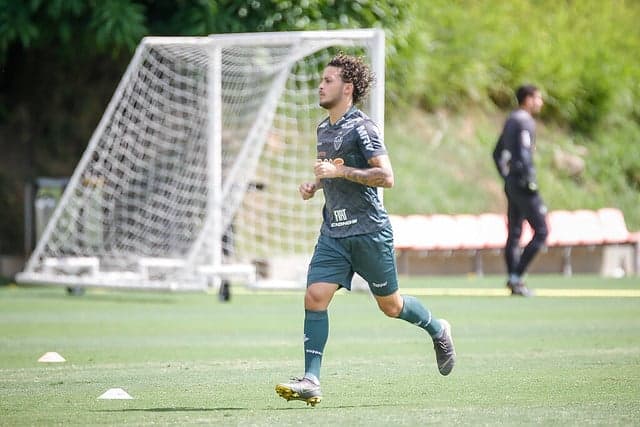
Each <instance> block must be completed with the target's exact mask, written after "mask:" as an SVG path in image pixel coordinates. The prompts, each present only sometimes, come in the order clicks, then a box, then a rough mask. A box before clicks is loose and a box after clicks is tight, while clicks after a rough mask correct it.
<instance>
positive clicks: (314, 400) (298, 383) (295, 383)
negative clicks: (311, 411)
mask: <svg viewBox="0 0 640 427" xmlns="http://www.w3.org/2000/svg"><path fill="white" fill-rule="evenodd" d="M276 393H278V395H279V396H280V397H282V398H283V399H286V400H287V402H288V401H289V400H302V401H304V402H306V403H307V405H311V406H316V405H317V404H318V403H320V401H321V400H322V391H321V390H320V384H316V383H314V382H313V381H311V380H310V379H308V378H291V382H288V383H280V384H278V385H277V386H276Z"/></svg>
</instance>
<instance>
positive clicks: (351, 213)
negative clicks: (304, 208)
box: [317, 106, 389, 238]
mask: <svg viewBox="0 0 640 427" xmlns="http://www.w3.org/2000/svg"><path fill="white" fill-rule="evenodd" d="M317 148H318V159H319V160H334V159H337V158H341V159H343V160H344V164H345V166H350V167H354V168H360V169H366V168H368V167H369V164H368V163H367V161H368V160H369V159H370V158H372V157H375V156H379V155H384V154H387V150H386V148H385V146H384V142H383V141H382V140H381V138H380V132H379V130H378V126H377V125H376V124H375V123H374V122H373V121H372V120H371V119H370V118H369V117H368V116H367V115H366V114H364V113H363V112H362V111H360V110H359V109H358V108H356V107H355V106H354V107H351V109H349V111H347V113H346V114H345V115H344V116H342V117H341V118H340V120H338V121H337V122H336V123H335V124H333V125H331V124H330V123H329V118H328V117H327V118H326V119H325V120H323V121H322V122H321V123H320V124H319V125H318V147H317ZM322 188H323V192H324V199H325V205H324V208H323V210H322V217H323V223H322V228H321V229H320V233H322V234H323V235H325V236H329V237H333V238H341V237H348V236H355V235H358V234H366V233H372V232H375V231H378V230H380V229H382V228H383V227H385V226H387V225H388V224H389V216H388V215H387V212H386V211H385V209H384V207H383V206H382V203H381V202H380V199H379V198H378V192H377V190H376V188H375V187H369V186H366V185H362V184H358V183H356V182H352V181H348V180H346V179H344V178H324V179H322Z"/></svg>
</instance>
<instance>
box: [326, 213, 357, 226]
mask: <svg viewBox="0 0 640 427" xmlns="http://www.w3.org/2000/svg"><path fill="white" fill-rule="evenodd" d="M333 220H334V221H333V222H332V223H331V228H335V227H344V226H345V225H351V224H355V223H357V222H358V218H351V219H350V218H349V217H348V215H347V210H346V209H336V210H335V211H333Z"/></svg>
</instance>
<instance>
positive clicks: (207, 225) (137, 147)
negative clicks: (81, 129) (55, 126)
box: [16, 29, 385, 290]
mask: <svg viewBox="0 0 640 427" xmlns="http://www.w3.org/2000/svg"><path fill="white" fill-rule="evenodd" d="M384 44H385V43H384V32H383V30H381V29H360V30H333V31H298V32H279V33H242V34H223V35H211V36H207V37H146V38H144V39H143V40H142V42H141V43H140V45H139V46H138V48H137V49H136V51H135V53H134V56H133V58H132V60H131V62H130V64H129V66H128V67H127V70H126V71H125V73H124V75H123V77H122V79H121V81H120V83H119V85H118V87H117V89H116V91H115V93H114V95H113V97H112V99H111V101H110V103H109V105H108V106H107V108H106V110H105V113H104V115H103V117H102V119H101V121H100V123H99V124H98V126H97V128H96V130H95V131H94V133H93V135H92V137H91V139H90V141H89V144H88V146H87V149H86V150H85V152H84V154H83V156H82V158H81V160H80V161H79V163H78V165H77V167H76V169H75V171H74V173H73V175H72V177H71V179H70V180H69V183H68V185H67V187H66V189H65V191H64V194H63V196H62V198H61V200H60V202H59V204H58V205H57V207H56V209H55V211H54V213H53V215H52V217H51V219H50V221H49V223H48V224H47V227H46V228H45V231H44V233H43V234H42V236H41V238H40V240H39V241H38V243H37V246H36V248H35V250H34V252H33V253H32V254H31V256H30V258H29V260H28V262H27V264H26V266H25V269H24V271H23V272H21V273H19V274H18V275H17V276H16V280H17V281H18V282H19V283H34V284H53V285H62V286H74V287H91V286H100V287H114V288H131V289H152V290H161V289H165V290H205V289H207V288H209V287H211V286H215V285H217V284H219V283H220V281H221V280H223V279H228V278H232V277H238V278H239V279H241V280H244V281H245V282H246V283H248V284H251V285H256V283H257V282H258V281H261V282H263V283H264V282H265V281H266V282H270V283H292V284H294V286H301V287H303V286H304V279H305V278H304V272H305V271H306V267H307V262H308V258H309V257H310V255H311V252H312V250H313V245H314V244H315V240H316V238H317V233H318V232H319V228H320V221H321V218H322V217H321V209H322V203H323V198H322V197H317V198H314V199H311V200H309V201H305V202H303V201H302V200H301V198H300V197H299V195H298V191H297V187H298V185H299V183H300V182H302V181H306V180H311V179H313V175H312V165H313V163H314V160H315V147H316V136H315V130H316V126H317V124H318V123H319V122H320V121H321V120H322V119H323V118H324V116H325V115H326V112H325V111H324V110H322V108H320V107H319V106H318V96H317V95H318V94H317V87H318V84H319V82H320V77H321V73H322V70H323V68H324V66H325V65H326V64H327V63H328V62H329V60H330V59H331V57H332V56H333V55H335V54H336V53H338V52H340V51H343V52H346V53H352V54H355V55H358V56H362V57H364V58H365V60H366V61H368V62H369V64H370V66H371V68H372V70H373V72H374V73H375V75H376V84H375V86H374V87H373V88H372V92H371V94H370V96H369V99H368V100H366V101H365V102H366V104H365V105H362V108H363V110H364V111H365V112H367V113H368V114H369V115H370V116H371V117H372V119H374V120H375V121H376V122H377V123H379V125H380V127H381V130H382V129H383V125H384V55H385V52H384Z"/></svg>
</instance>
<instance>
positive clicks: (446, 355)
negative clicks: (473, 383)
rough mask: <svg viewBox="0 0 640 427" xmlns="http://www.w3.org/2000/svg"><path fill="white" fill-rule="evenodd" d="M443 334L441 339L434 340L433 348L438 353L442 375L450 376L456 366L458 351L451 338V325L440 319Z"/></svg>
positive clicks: (437, 358)
mask: <svg viewBox="0 0 640 427" xmlns="http://www.w3.org/2000/svg"><path fill="white" fill-rule="evenodd" d="M440 324H441V325H442V333H441V334H440V337H439V338H433V348H434V350H435V351H436V361H437V362H438V371H440V373H441V374H442V375H449V374H450V373H451V370H452V369H453V366H454V365H455V364H456V349H455V347H454V346H453V338H452V337H451V325H449V322H447V321H446V320H444V319H440Z"/></svg>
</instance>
